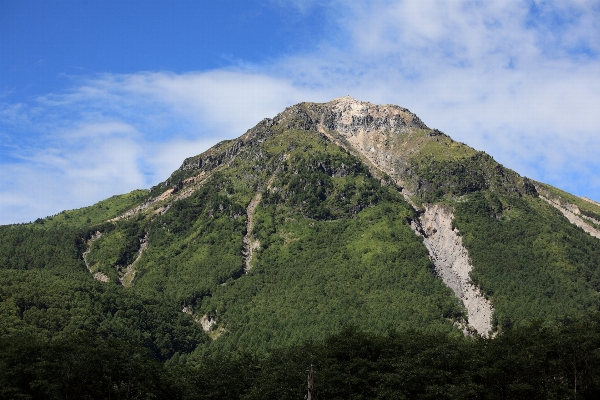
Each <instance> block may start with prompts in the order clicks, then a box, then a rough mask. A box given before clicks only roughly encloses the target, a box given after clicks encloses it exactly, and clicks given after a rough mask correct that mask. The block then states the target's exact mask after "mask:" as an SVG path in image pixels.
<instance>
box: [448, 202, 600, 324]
mask: <svg viewBox="0 0 600 400" xmlns="http://www.w3.org/2000/svg"><path fill="white" fill-rule="evenodd" d="M455 207H456V213H455V221H454V223H455V225H456V226H457V228H458V229H459V231H460V232H461V233H462V236H463V244H464V246H465V247H466V248H467V250H468V251H469V255H470V256H471V260H472V262H473V266H474V268H473V271H472V272H471V277H472V279H473V281H474V282H476V283H477V284H478V285H480V287H481V288H482V289H483V291H484V293H486V294H487V295H488V296H489V297H490V298H491V300H492V303H493V304H494V307H495V313H494V317H495V323H496V324H497V325H498V328H499V329H500V330H502V329H505V328H507V327H510V326H512V325H514V324H523V323H525V322H526V321H528V320H531V319H535V318H542V319H544V320H547V321H556V320H563V319H569V318H573V317H575V316H578V315H583V314H585V313H587V312H589V311H594V310H599V309H600V296H599V294H598V291H599V290H600V269H599V268H598V260H600V246H598V240H597V239H595V238H593V237H591V236H590V235H588V234H586V233H585V232H583V230H581V229H580V228H578V227H575V226H573V225H572V224H570V223H569V222H568V221H567V219H566V218H564V217H563V216H562V215H561V214H560V212H559V211H557V210H556V209H554V208H552V207H551V206H550V205H548V204H546V203H545V202H543V201H542V200H541V199H536V198H532V197H522V198H517V197H512V196H507V195H499V194H496V193H493V192H489V191H481V192H476V193H473V194H470V195H468V196H465V197H464V198H462V199H461V201H460V202H457V203H456V204H455Z"/></svg>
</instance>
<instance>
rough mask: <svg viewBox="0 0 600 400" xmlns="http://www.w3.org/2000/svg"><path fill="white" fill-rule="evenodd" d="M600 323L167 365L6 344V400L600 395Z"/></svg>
mask: <svg viewBox="0 0 600 400" xmlns="http://www.w3.org/2000/svg"><path fill="white" fill-rule="evenodd" d="M599 347H600V318H599V316H598V315H594V316H588V317H586V318H582V319H579V320H577V321H570V322H569V323H567V324H565V325H561V326H559V327H553V328H548V327H543V326H542V324H540V323H533V324H531V325H528V326H523V327H518V328H512V329H509V330H507V331H505V332H504V334H503V335H501V336H499V337H497V338H495V339H482V338H473V337H450V336H448V335H445V334H427V333H423V332H419V331H403V332H397V331H389V332H388V333H387V334H384V335H375V334H370V333H365V332H363V331H360V330H359V329H357V328H355V327H347V328H346V329H344V330H342V331H341V332H340V333H339V334H336V335H332V336H330V337H328V338H326V339H325V340H324V341H321V342H305V343H303V344H301V345H298V346H292V347H287V348H282V349H274V350H272V351H271V352H270V353H269V354H266V355H256V354H252V353H250V352H235V353H229V354H226V355H221V356H218V357H205V358H201V359H198V360H195V361H194V362H188V363H179V362H178V360H177V359H176V358H175V359H171V360H170V361H169V362H167V363H161V362H160V361H159V360H157V359H156V357H154V356H153V355H152V354H151V352H149V351H148V349H147V348H146V347H144V346H143V345H142V344H141V343H140V342H136V341H133V340H129V339H127V340H126V339H102V338H100V337H99V336H96V335H91V334H75V335H70V336H68V337H61V338H55V339H53V340H50V339H46V338H43V337H40V336H33V335H22V334H20V335H3V337H2V338H1V339H0V398H3V399H68V398H78V399H86V398H89V399H93V398H111V399H149V398H169V399H186V400H187V399H214V400H218V399H290V400H291V399H298V398H302V397H303V396H304V395H305V393H306V385H307V384H306V375H307V374H306V370H307V368H309V367H310V365H311V364H312V365H313V366H314V368H315V370H316V373H315V379H314V387H315V394H316V398H317V399H349V398H351V399H413V398H416V399H524V398H531V399H553V398H556V399H565V398H574V399H596V398H598V396H600V351H599V350H598V349H599Z"/></svg>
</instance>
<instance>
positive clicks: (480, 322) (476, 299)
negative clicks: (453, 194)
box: [413, 204, 494, 337]
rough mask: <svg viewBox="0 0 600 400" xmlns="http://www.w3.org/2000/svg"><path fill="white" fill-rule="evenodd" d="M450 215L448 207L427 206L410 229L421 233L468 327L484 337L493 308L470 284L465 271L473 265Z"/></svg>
mask: <svg viewBox="0 0 600 400" xmlns="http://www.w3.org/2000/svg"><path fill="white" fill-rule="evenodd" d="M453 218H454V216H453V214H452V212H451V211H450V210H449V209H448V208H446V207H444V206H442V205H439V204H434V205H427V206H426V207H425V212H424V213H423V214H422V215H421V217H420V223H421V226H420V227H419V226H417V225H416V224H415V223H414V222H413V230H415V232H416V233H417V234H419V235H421V236H423V238H424V239H423V243H424V244H425V246H426V247H427V249H428V250H429V256H430V257H431V261H432V262H433V264H434V265H435V271H436V273H437V274H438V276H439V277H440V278H441V279H442V280H443V281H444V283H445V284H446V285H447V286H448V287H450V289H452V291H453V292H454V294H455V295H456V297H458V298H459V299H460V300H461V301H462V302H463V304H464V306H465V308H466V309H467V315H468V323H469V326H471V327H472V328H473V329H475V330H476V331H477V332H478V333H479V334H480V335H482V336H486V337H487V336H488V335H489V332H490V330H491V329H492V314H493V312H494V308H493V306H492V304H491V303H490V302H489V301H488V300H487V299H486V298H485V297H484V296H483V295H482V294H481V291H480V290H479V288H477V287H476V286H475V285H473V284H472V283H471V280H470V278H469V273H470V272H471V270H472V269H473V266H472V265H471V263H470V261H469V254H468V252H467V250H466V249H465V248H464V247H463V245H462V238H461V237H460V236H459V235H458V231H457V230H456V229H452V219H453Z"/></svg>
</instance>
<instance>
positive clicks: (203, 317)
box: [0, 97, 600, 360]
mask: <svg viewBox="0 0 600 400" xmlns="http://www.w3.org/2000/svg"><path fill="white" fill-rule="evenodd" d="M0 278H1V279H0V281H1V282H2V284H1V287H0V302H1V303H0V304H1V307H0V317H1V318H2V321H3V323H2V327H1V328H0V335H15V334H20V335H25V334H26V335H31V334H35V335H40V336H42V337H47V338H54V337H63V336H68V335H72V334H74V333H77V332H94V333H98V334H99V335H101V336H102V337H117V338H118V337H128V338H136V340H138V341H139V342H140V343H141V344H142V345H144V346H146V347H147V348H149V349H150V350H151V351H152V352H153V354H154V355H155V356H156V357H157V358H159V359H162V360H169V359H173V357H177V358H178V359H179V358H181V359H183V358H186V359H189V360H193V359H199V357H203V355H206V354H225V353H227V352H231V351H238V350H244V351H249V350H252V351H257V352H268V351H270V350H272V349H274V348H281V347H286V346H292V345H299V344H301V343H304V342H305V341H306V340H316V341H320V340H324V339H325V338H327V337H329V336H330V335H332V334H335V333H338V332H340V330H341V329H343V328H344V327H346V326H356V327H359V328H360V329H362V330H364V331H366V332H373V333H383V332H386V331H388V330H390V329H397V330H401V331H406V330H418V331H421V332H428V333H431V334H443V335H449V336H451V337H462V336H463V335H464V334H473V335H482V336H484V337H485V336H489V335H491V336H495V335H498V334H502V333H503V332H506V331H507V330H509V329H511V328H513V327H518V326H523V325H527V324H529V323H530V322H531V321H533V320H538V321H541V322H542V323H543V324H546V325H548V326H550V325H553V324H557V323H564V322H565V321H569V320H573V319H577V318H580V317H582V316H585V315H588V314H589V313H591V312H597V311H598V310H600V294H599V291H600V205H599V204H598V203H595V202H594V201H592V200H589V199H584V198H579V197H577V196H573V195H571V194H568V193H566V192H563V191H561V190H559V189H557V188H554V187H551V186H550V185H547V184H544V183H541V182H536V181H533V180H531V179H528V178H526V177H522V176H520V175H519V174H518V173H516V172H515V171H512V170H510V169H508V168H505V167H503V166H502V165H500V164H499V163H497V162H496V161H494V159H493V158H492V157H490V156H489V155H487V154H485V153H483V152H480V151H476V150H474V149H472V148H470V147H469V146H467V145H465V144H463V143H459V142H456V141H454V140H452V139H451V138H450V137H449V136H447V135H446V134H444V133H443V132H441V131H439V130H437V129H430V128H428V127H427V126H426V125H425V124H424V123H423V122H422V121H421V120H420V119H419V118H418V117H417V116H416V115H414V114H413V113H411V112H410V111H409V110H407V109H405V108H402V107H398V106H394V105H374V104H370V103H366V102H361V101H358V100H355V99H352V98H350V97H342V98H338V99H335V100H333V101H331V102H329V103H323V104H318V103H300V104H297V105H294V106H291V107H288V108H287V109H286V110H284V111H283V112H282V113H280V114H278V115H277V116H275V117H274V118H273V119H269V118H266V119H264V120H262V121H261V122H259V123H258V124H257V125H256V126H255V127H253V128H252V129H250V130H248V131H247V132H246V133H245V134H243V135H242V136H241V137H239V138H238V139H235V140H228V141H223V142H221V143H219V144H217V145H216V146H214V147H213V148H211V149H209V150H207V151H206V152H204V153H202V154H200V155H197V156H194V157H190V158H187V159H186V160H184V161H183V164H182V165H181V167H180V168H179V169H178V170H176V171H175V172H173V174H171V176H170V177H169V178H168V179H167V180H166V181H164V182H163V183H161V184H159V185H157V186H155V187H153V188H151V189H150V190H138V191H134V192H131V193H128V194H125V195H122V196H114V197H111V198H109V199H107V200H104V201H101V202H99V203H97V204H95V205H93V206H90V207H86V208H82V209H78V210H72V211H64V212H62V213H60V214H58V215H55V216H51V217H47V218H44V219H41V218H40V219H38V220H36V221H35V223H32V224H22V225H9V226H2V227H0Z"/></svg>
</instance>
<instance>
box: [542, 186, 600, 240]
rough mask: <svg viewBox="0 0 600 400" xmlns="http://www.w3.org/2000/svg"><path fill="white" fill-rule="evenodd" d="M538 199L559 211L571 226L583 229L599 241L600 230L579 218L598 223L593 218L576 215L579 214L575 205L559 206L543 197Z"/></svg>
mask: <svg viewBox="0 0 600 400" xmlns="http://www.w3.org/2000/svg"><path fill="white" fill-rule="evenodd" d="M540 198H541V199H542V200H544V201H545V202H546V203H548V204H550V205H551V206H552V207H554V208H556V209H557V210H559V211H560V212H561V213H562V214H563V215H564V216H565V217H566V218H567V219H568V220H569V222H571V223H572V224H573V225H576V226H578V227H580V228H581V229H583V230H584V231H585V232H587V233H589V234H590V235H592V236H593V237H596V238H598V239H600V230H598V229H596V228H594V227H592V226H590V225H589V224H587V223H586V222H585V221H584V220H583V219H582V218H581V217H584V218H586V219H590V220H592V221H593V222H596V223H597V222H598V221H596V220H594V219H593V218H589V217H586V216H584V215H578V214H580V211H579V208H578V207H577V206H576V205H573V204H569V203H566V204H565V205H561V204H559V203H557V202H555V201H553V200H550V199H548V198H546V197H544V196H540Z"/></svg>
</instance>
